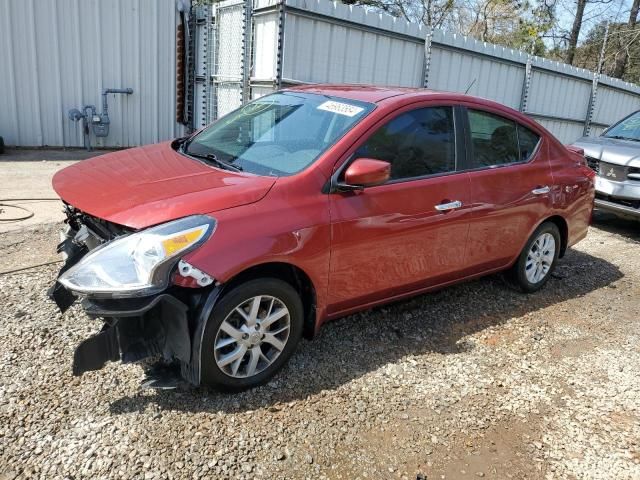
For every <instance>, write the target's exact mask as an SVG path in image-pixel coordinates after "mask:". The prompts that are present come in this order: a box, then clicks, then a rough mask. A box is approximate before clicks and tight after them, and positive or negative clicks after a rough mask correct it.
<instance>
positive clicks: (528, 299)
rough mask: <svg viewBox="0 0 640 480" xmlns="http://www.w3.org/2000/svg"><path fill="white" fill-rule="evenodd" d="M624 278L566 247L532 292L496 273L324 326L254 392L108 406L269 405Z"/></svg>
mask: <svg viewBox="0 0 640 480" xmlns="http://www.w3.org/2000/svg"><path fill="white" fill-rule="evenodd" d="M622 276H623V275H622V273H621V272H620V270H619V269H618V268H617V267H616V266H615V265H613V264H611V263H609V262H607V261H605V260H603V259H600V258H597V257H594V256H591V255H588V254H585V253H583V252H579V251H576V250H569V251H568V252H567V255H566V257H565V258H564V259H563V260H561V262H560V264H559V265H558V268H557V269H556V271H555V272H554V276H553V278H551V279H550V281H549V283H548V284H547V285H546V287H545V288H544V289H542V290H541V291H540V292H537V293H535V294H532V295H523V294H521V293H518V292H515V291H513V290H512V289H510V288H509V287H508V286H507V285H506V284H505V282H504V280H503V278H502V276H500V275H494V276H490V277H486V278H483V279H480V280H477V281H473V282H469V283H466V284H462V285H458V286H455V287H450V288H447V289H444V290H442V291H440V292H436V293H431V294H426V295H421V296H419V297H416V298H413V299H411V300H409V301H404V302H398V303H395V304H393V305H390V306H386V307H382V308H376V309H374V310H369V311H366V312H363V313H359V314H355V315H351V316H349V317H345V318H343V319H341V320H338V321H335V322H332V323H330V324H327V325H325V326H324V327H323V329H322V331H321V332H320V334H319V335H318V337H317V338H316V339H315V340H314V341H312V342H302V344H301V345H300V346H299V348H298V350H297V353H296V354H295V355H294V357H293V358H292V359H291V361H290V362H289V364H288V366H286V367H285V369H284V370H283V371H282V372H280V373H279V374H278V375H277V376H276V378H275V380H273V381H272V382H271V383H270V384H267V385H265V386H262V387H259V388H256V389H254V390H251V391H248V392H242V393H238V394H224V393H219V392H214V391H210V390H208V389H205V388H199V389H195V388H194V389H191V390H186V391H180V390H174V391H158V392H157V393H156V394H155V395H149V394H143V393H138V394H136V395H134V396H131V397H124V398H121V399H118V400H117V401H115V402H113V403H112V404H111V405H110V410H111V412H112V413H114V414H122V413H128V412H135V411H143V410H145V408H146V407H147V406H148V405H149V404H154V405H156V406H157V407H158V408H160V409H167V410H177V411H187V412H212V413H213V412H219V411H222V412H242V411H246V410H256V409H259V408H270V407H273V406H274V405H277V404H279V403H283V402H289V401H293V400H298V399H303V398H305V397H307V396H309V395H313V394H317V393H319V392H321V391H322V390H333V389H336V388H338V387H340V386H341V385H343V384H345V383H347V382H349V381H351V380H353V379H355V378H358V377H360V376H362V375H364V374H366V373H367V372H370V371H373V370H376V369H378V368H380V367H383V366H384V365H386V364H389V363H394V362H397V361H398V360H399V359H401V358H403V357H405V356H407V355H419V354H423V353H428V352H435V353H439V354H443V355H455V354H458V353H460V352H463V351H465V350H468V349H470V348H473V345H472V344H471V343H470V342H465V337H466V336H467V335H470V334H473V333H474V332H478V331H480V330H483V329H485V328H488V327H491V326H494V325H499V324H502V323H504V322H507V321H508V320H509V319H511V318H513V317H521V316H523V315H525V314H527V313H531V312H535V311H538V310H541V309H544V308H546V307H549V306H551V305H554V304H557V303H560V302H563V301H565V300H568V299H572V298H576V297H580V296H583V295H586V294H588V293H590V292H592V291H594V290H597V289H599V288H602V287H605V286H606V285H608V284H610V283H612V282H615V281H616V280H618V279H620V278H621V277H622ZM549 320H550V321H552V320H553V319H552V318H550V319H549ZM531 341H532V342H533V341H535V339H534V338H532V339H531ZM275 408H278V407H275Z"/></svg>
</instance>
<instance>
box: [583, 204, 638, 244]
mask: <svg viewBox="0 0 640 480" xmlns="http://www.w3.org/2000/svg"><path fill="white" fill-rule="evenodd" d="M593 226H594V227H596V228H598V229H599V230H604V231H605V232H609V233H616V234H618V235H623V236H625V237H627V238H628V239H630V240H634V241H636V242H640V218H639V219H637V220H634V219H628V218H621V217H617V216H616V215H614V214H613V213H609V212H603V211H602V210H594V212H593Z"/></svg>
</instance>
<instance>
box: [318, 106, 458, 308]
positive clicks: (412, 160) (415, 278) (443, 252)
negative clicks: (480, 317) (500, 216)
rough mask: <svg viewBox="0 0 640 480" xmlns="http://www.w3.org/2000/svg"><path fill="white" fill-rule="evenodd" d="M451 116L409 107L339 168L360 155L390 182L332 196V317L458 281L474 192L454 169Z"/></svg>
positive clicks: (448, 111) (444, 110) (445, 109)
mask: <svg viewBox="0 0 640 480" xmlns="http://www.w3.org/2000/svg"><path fill="white" fill-rule="evenodd" d="M454 117H459V115H458V114H454V108H452V107H451V106H433V107H423V108H419V107H412V108H411V109H407V108H405V109H404V110H402V111H399V112H397V113H396V114H394V115H393V116H392V117H391V118H389V117H388V118H387V119H385V120H383V121H381V122H379V123H378V125H376V126H375V127H373V128H372V130H371V133H370V134H368V138H365V139H364V140H363V141H362V142H360V144H359V145H357V146H354V148H353V149H352V151H351V152H349V153H348V154H347V157H348V158H349V159H350V160H349V161H348V162H345V164H344V165H342V170H344V169H345V168H346V166H347V165H348V164H349V163H350V161H353V160H355V159H357V158H373V159H377V160H384V161H387V162H389V163H391V179H390V180H389V181H388V182H387V183H386V184H383V185H378V186H374V187H368V188H365V189H364V190H363V191H361V192H347V193H345V192H335V193H332V194H331V197H330V208H331V266H330V280H329V297H330V306H329V311H330V313H332V314H335V313H338V312H342V311H345V310H348V309H350V308H353V307H357V306H363V305H367V304H370V303H375V302H376V301H379V300H383V299H387V298H391V297H394V296H396V295H401V294H403V293H405V292H410V291H414V290H417V289H420V288H422V287H426V286H429V285H433V284H439V283H443V282H446V281H449V280H452V279H454V278H457V276H458V272H459V271H460V270H461V269H462V267H463V262H464V252H465V247H466V240H467V231H468V224H467V216H468V215H469V213H470V206H469V193H470V192H469V177H468V174H467V173H464V172H459V171H457V169H456V166H457V162H458V159H459V158H460V152H461V150H463V149H461V148H460V145H458V144H457V142H456V135H455V127H454V124H455V123H456V122H455V121H454ZM336 174H338V173H336ZM438 206H440V207H439V208H440V209H438V208H437V207H438Z"/></svg>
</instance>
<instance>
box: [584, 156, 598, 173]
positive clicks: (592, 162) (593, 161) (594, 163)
mask: <svg viewBox="0 0 640 480" xmlns="http://www.w3.org/2000/svg"><path fill="white" fill-rule="evenodd" d="M584 158H585V159H586V160H587V165H588V166H589V168H590V169H591V170H593V171H594V172H596V173H597V172H598V168H599V165H600V160H598V159H597V158H594V157H587V156H585V157H584Z"/></svg>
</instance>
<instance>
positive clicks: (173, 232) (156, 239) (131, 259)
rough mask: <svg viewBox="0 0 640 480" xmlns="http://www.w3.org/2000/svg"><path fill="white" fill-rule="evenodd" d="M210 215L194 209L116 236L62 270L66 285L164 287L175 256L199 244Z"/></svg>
mask: <svg viewBox="0 0 640 480" xmlns="http://www.w3.org/2000/svg"><path fill="white" fill-rule="evenodd" d="M215 227H216V222H215V220H214V219H212V218H210V217H207V216H205V215H194V216H192V217H185V218H182V219H180V220H175V221H172V222H169V223H164V224H162V225H158V226H156V227H153V228H149V229H147V230H143V231H140V232H137V233H133V234H130V235H126V236H124V237H120V238H116V239H115V240H112V241H111V242H108V243H106V244H104V245H103V246H101V247H98V248H96V249H95V250H92V251H91V252H90V253H89V254H87V255H86V256H85V257H84V258H82V260H80V262H78V263H77V264H76V265H74V266H73V267H72V268H70V269H69V270H68V271H66V272H65V273H63V274H62V275H61V276H60V278H58V281H59V282H60V283H61V284H62V285H64V286H65V287H66V288H67V289H69V290H71V291H74V292H77V293H84V294H89V295H104V296H112V297H131V296H141V295H150V294H153V293H156V292H159V291H162V290H164V289H165V288H166V287H167V285H168V282H169V274H170V272H171V269H172V268H173V267H174V266H175V264H176V263H177V262H178V260H179V256H180V255H182V254H184V253H186V252H188V251H191V250H193V249H195V248H197V247H198V246H200V245H202V243H204V242H205V241H206V240H207V238H209V236H210V235H211V234H212V233H213V231H214V230H215Z"/></svg>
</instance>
